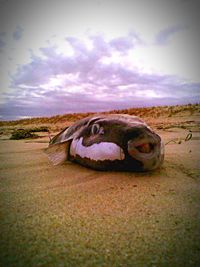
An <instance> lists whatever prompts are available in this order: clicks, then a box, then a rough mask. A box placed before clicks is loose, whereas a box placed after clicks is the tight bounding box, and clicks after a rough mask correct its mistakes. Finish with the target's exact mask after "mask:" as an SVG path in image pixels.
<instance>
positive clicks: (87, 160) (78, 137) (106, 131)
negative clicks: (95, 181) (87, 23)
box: [46, 114, 164, 171]
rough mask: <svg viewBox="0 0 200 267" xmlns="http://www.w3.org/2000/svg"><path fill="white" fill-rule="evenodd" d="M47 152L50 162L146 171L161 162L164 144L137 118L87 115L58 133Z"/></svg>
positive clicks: (101, 168) (96, 167)
mask: <svg viewBox="0 0 200 267" xmlns="http://www.w3.org/2000/svg"><path fill="white" fill-rule="evenodd" d="M46 153H47V155H48V157H49V159H50V161H51V162H52V163H53V164H54V165H57V164H60V163H63V162H65V161H66V160H68V161H72V162H77V163H79V164H81V165H83V166H86V167H90V168H92V169H96V170H127V171H149V170H154V169H156V168H158V167H160V166H161V165H162V163H163V160H164V144H163V142H162V140H161V138H160V136H159V135H158V134H156V133H155V132H154V131H153V130H152V129H151V128H150V127H149V126H148V125H147V124H146V123H145V122H144V121H143V120H141V119H140V118H139V117H137V116H131V115H125V114H109V115H101V114H100V115H98V114H96V115H94V116H89V117H86V118H84V119H81V120H79V121H77V122H75V123H74V124H73V125H72V126H70V127H68V128H66V129H64V130H63V131H62V132H60V133H59V134H57V135H56V136H55V137H54V138H53V139H52V140H51V141H50V143H49V147H48V148H47V149H46Z"/></svg>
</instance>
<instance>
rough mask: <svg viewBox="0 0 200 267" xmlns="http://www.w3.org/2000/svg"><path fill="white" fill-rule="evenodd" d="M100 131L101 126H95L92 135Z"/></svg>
mask: <svg viewBox="0 0 200 267" xmlns="http://www.w3.org/2000/svg"><path fill="white" fill-rule="evenodd" d="M99 130H100V126H99V124H93V125H92V128H91V134H98V133H99Z"/></svg>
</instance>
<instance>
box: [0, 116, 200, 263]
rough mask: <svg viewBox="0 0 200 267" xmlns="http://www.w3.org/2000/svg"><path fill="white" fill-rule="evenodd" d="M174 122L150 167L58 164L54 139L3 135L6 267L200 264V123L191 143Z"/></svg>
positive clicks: (0, 181) (0, 172) (0, 243)
mask: <svg viewBox="0 0 200 267" xmlns="http://www.w3.org/2000/svg"><path fill="white" fill-rule="evenodd" d="M192 120H193V119H192ZM161 121H163V120H162V118H160V119H159V121H156V123H157V125H158V124H159V123H160V122H161ZM174 121H175V119H174V118H171V119H170V122H169V120H168V124H167V123H166V122H165V121H164V123H163V124H162V127H157V128H158V129H156V131H157V132H158V133H159V134H160V135H161V137H162V138H163V140H164V142H165V143H168V142H169V141H170V142H169V143H168V144H167V145H166V146H165V161H164V164H163V166H162V167H161V168H160V169H158V170H155V171H152V172H146V173H134V172H100V171H94V170H91V169H87V168H85V167H82V166H80V165H77V164H75V163H70V162H66V163H65V164H63V165H60V166H56V167H55V166H52V165H51V164H50V163H49V162H48V159H47V156H46V155H45V153H44V149H45V148H46V147H47V146H48V138H47V137H42V138H39V139H34V140H7V139H6V138H2V139H3V140H0V156H1V158H0V199H1V221H0V229H1V231H0V232H1V233H0V266H2V267H8V266H123V267H124V266H131V267H134V266H137V267H140V266H145V267H146V266H152V267H153V266H159V267H161V266H166V267H167V266H173V267H175V266H177V267H181V266H187V267H189V266H195V267H197V266H200V131H199V128H198V127H199V126H198V125H197V123H196V121H195V122H194V121H193V128H192V130H191V131H190V132H191V133H192V138H191V139H190V140H188V141H185V138H186V136H187V135H188V133H189V130H188V129H189V128H188V127H186V128H185V127H173V123H174ZM177 121H179V122H180V121H182V122H183V121H185V122H188V125H189V124H191V118H190V122H189V121H188V118H184V117H182V118H176V122H177ZM150 123H151V121H150ZM170 123H171V124H170ZM194 124H195V125H194ZM155 125H156V124H155ZM169 125H171V126H172V127H167V126H169ZM176 125H177V124H176ZM184 125H185V124H184ZM179 126H180V125H179ZM195 127H196V128H195Z"/></svg>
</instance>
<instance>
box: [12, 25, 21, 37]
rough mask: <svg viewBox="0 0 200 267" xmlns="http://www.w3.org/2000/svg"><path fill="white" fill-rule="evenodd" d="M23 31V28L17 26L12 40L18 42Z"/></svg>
mask: <svg viewBox="0 0 200 267" xmlns="http://www.w3.org/2000/svg"><path fill="white" fill-rule="evenodd" d="M23 31H24V30H23V28H22V27H20V26H19V25H18V26H17V27H16V29H15V31H14V33H13V39H14V40H16V41H19V40H20V39H21V38H22V35H23Z"/></svg>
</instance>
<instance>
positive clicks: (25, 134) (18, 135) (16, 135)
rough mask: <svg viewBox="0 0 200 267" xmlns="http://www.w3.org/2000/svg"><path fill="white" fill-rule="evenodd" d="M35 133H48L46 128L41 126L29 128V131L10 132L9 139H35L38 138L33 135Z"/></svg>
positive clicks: (16, 130)
mask: <svg viewBox="0 0 200 267" xmlns="http://www.w3.org/2000/svg"><path fill="white" fill-rule="evenodd" d="M36 132H48V127H46V126H41V127H35V128H29V129H15V130H14V131H13V132H12V135H11V137H10V139H11V140H20V139H26V138H37V137H39V136H38V135H37V134H35V133H36Z"/></svg>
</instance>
